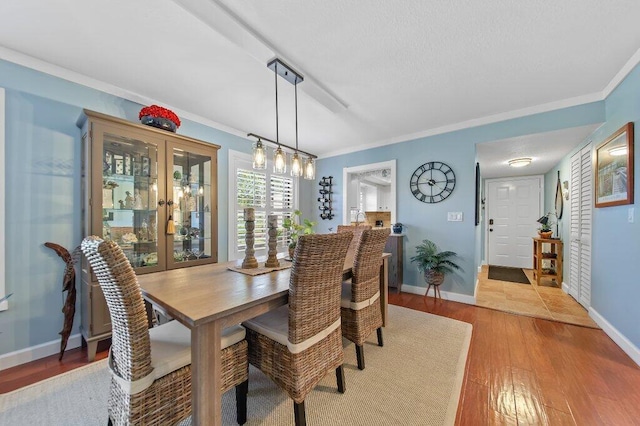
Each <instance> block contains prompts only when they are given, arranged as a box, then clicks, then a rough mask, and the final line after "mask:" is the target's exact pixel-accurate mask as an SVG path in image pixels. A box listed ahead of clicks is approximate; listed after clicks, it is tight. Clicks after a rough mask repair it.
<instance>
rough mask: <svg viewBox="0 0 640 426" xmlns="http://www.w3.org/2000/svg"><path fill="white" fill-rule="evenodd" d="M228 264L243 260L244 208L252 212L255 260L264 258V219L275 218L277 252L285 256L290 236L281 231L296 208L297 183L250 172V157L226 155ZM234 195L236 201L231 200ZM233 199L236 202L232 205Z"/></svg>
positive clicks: (268, 174) (267, 174)
mask: <svg viewBox="0 0 640 426" xmlns="http://www.w3.org/2000/svg"><path fill="white" fill-rule="evenodd" d="M229 164H230V166H229V190H230V191H231V194H230V195H229V260H234V259H242V258H243V257H244V250H245V248H246V244H245V234H246V230H245V226H244V225H245V224H244V208H245V207H253V208H254V209H255V216H256V221H255V229H254V234H255V242H254V244H253V247H254V248H255V250H256V256H266V254H267V239H268V235H267V216H268V215H270V214H275V215H278V246H277V247H278V252H285V251H286V249H287V244H288V242H289V236H288V234H287V233H285V232H284V230H283V229H282V221H283V219H284V218H285V217H291V214H292V213H293V211H294V210H295V208H296V201H295V200H296V198H297V197H296V194H297V182H296V180H295V179H294V178H292V177H290V176H287V175H279V174H275V173H272V172H271V171H270V170H268V168H267V170H253V167H252V165H251V156H250V155H249V154H244V153H241V152H236V151H229ZM234 193H235V197H234ZM234 198H235V201H233V200H234Z"/></svg>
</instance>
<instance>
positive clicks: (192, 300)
mask: <svg viewBox="0 0 640 426" xmlns="http://www.w3.org/2000/svg"><path fill="white" fill-rule="evenodd" d="M353 256H354V253H352V252H349V253H348V254H347V257H346V259H345V263H344V268H343V278H344V279H348V278H350V276H351V271H352V268H353ZM390 256H391V255H390V254H389V253H384V254H383V256H382V259H381V262H380V264H381V265H380V304H381V307H382V317H383V324H386V321H387V296H388V259H389V257H390ZM281 262H283V261H281ZM238 263H239V262H228V263H214V264H210V265H203V266H193V267H190V268H181V269H174V270H169V271H162V272H155V273H151V274H145V275H139V276H138V282H139V284H140V287H141V290H142V295H143V297H144V298H145V299H146V300H147V301H148V302H150V303H151V304H152V305H155V306H157V307H159V308H160V309H161V310H162V311H164V312H166V313H167V314H168V315H170V316H171V317H173V318H175V319H176V320H178V321H180V322H181V323H182V324H184V325H185V326H187V327H189V328H190V329H191V386H192V409H193V410H192V412H193V417H192V424H193V425H198V426H200V425H220V424H221V423H222V420H221V418H222V394H221V389H220V388H221V382H220V378H221V357H220V351H221V347H220V345H221V335H222V330H223V329H224V328H225V327H228V326H231V325H234V324H238V323H241V322H242V321H245V320H248V319H250V318H254V317H256V316H258V315H261V314H264V313H265V312H268V311H270V310H273V309H276V308H278V307H280V306H282V305H286V304H287V299H288V295H289V276H290V270H291V269H282V270H279V271H274V272H269V273H266V274H262V275H255V276H252V275H245V274H243V273H239V272H236V271H231V270H229V269H228V267H229V266H235V265H237V264H238Z"/></svg>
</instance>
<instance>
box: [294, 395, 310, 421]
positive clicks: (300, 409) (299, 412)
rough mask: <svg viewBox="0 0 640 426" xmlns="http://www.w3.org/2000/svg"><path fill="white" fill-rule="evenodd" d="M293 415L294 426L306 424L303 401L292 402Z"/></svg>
mask: <svg viewBox="0 0 640 426" xmlns="http://www.w3.org/2000/svg"><path fill="white" fill-rule="evenodd" d="M293 415H294V416H295V419H296V426H306V425H307V419H306V418H305V415H304V401H302V402H300V403H297V402H295V401H294V402H293Z"/></svg>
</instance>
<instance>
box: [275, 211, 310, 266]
mask: <svg viewBox="0 0 640 426" xmlns="http://www.w3.org/2000/svg"><path fill="white" fill-rule="evenodd" d="M300 222H302V223H300ZM314 226H316V222H312V221H310V220H309V219H302V212H300V210H295V211H294V212H293V214H292V215H291V217H287V218H285V219H284V221H283V222H282V227H283V228H284V229H286V230H287V231H289V237H290V238H291V242H290V243H289V258H290V259H293V252H294V251H295V248H296V244H297V243H298V238H299V237H300V235H309V234H313V233H314V231H313V227H314Z"/></svg>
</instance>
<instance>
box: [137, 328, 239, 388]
mask: <svg viewBox="0 0 640 426" xmlns="http://www.w3.org/2000/svg"><path fill="white" fill-rule="evenodd" d="M245 334H246V330H245V329H244V327H242V326H241V325H239V324H238V325H234V326H233V327H229V328H225V329H224V330H222V340H221V348H222V349H224V348H228V347H229V346H231V345H234V344H236V343H238V342H240V341H241V340H242V339H244V337H245ZM149 337H150V338H151V366H152V367H153V371H154V376H155V378H156V379H158V378H160V377H162V376H164V375H166V374H169V373H171V372H172V371H176V370H178V369H180V368H182V367H184V366H185V365H189V364H191V330H190V329H189V328H187V327H185V326H184V325H182V324H180V323H179V322H178V321H169V322H168V323H166V324H163V325H161V326H158V327H154V328H152V329H150V330H149Z"/></svg>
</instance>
